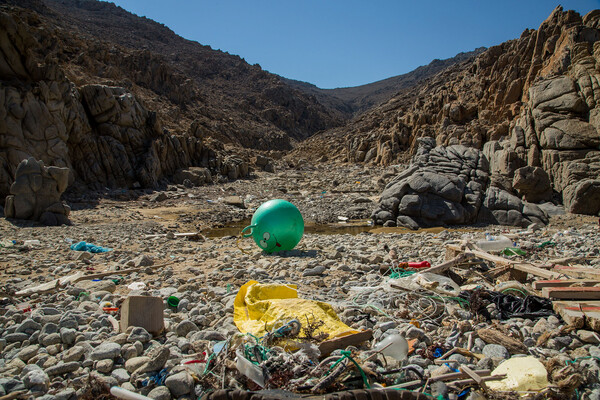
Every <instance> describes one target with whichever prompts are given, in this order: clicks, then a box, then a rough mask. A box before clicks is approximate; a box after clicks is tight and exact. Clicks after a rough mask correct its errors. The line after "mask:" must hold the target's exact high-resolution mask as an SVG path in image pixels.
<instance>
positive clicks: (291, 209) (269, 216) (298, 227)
mask: <svg viewBox="0 0 600 400" xmlns="http://www.w3.org/2000/svg"><path fill="white" fill-rule="evenodd" d="M249 229H250V233H246V234H244V232H246V231H247V230H249ZM303 234H304V220H303V219H302V214H300V211H299V210H298V209H297V208H296V206H295V205H293V204H292V203H290V202H289V201H285V200H281V199H276V200H269V201H267V202H266V203H263V204H262V205H261V206H260V207H258V209H257V210H256V211H255V212H254V215H253V216H252V221H251V222H250V225H249V226H247V227H245V228H244V229H243V230H242V236H243V237H250V236H252V238H253V239H254V241H255V242H256V244H257V245H258V247H260V248H261V249H263V250H264V251H266V252H267V253H272V252H274V251H282V250H291V249H293V248H294V247H296V245H297V244H298V242H300V239H302V235H303Z"/></svg>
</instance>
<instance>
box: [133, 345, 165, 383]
mask: <svg viewBox="0 0 600 400" xmlns="http://www.w3.org/2000/svg"><path fill="white" fill-rule="evenodd" d="M169 354H170V351H169V348H168V347H166V346H156V347H153V348H152V349H150V350H149V351H148V352H147V356H148V358H149V360H148V361H146V362H145V363H144V364H143V365H141V366H140V367H139V368H137V369H136V370H135V374H142V373H144V372H151V371H159V370H161V369H162V368H163V367H164V366H165V364H166V362H167V360H168V359H169ZM136 358H137V357H136ZM129 361H131V360H129ZM129 361H128V362H129ZM125 365H126V366H127V364H125ZM128 371H129V369H128ZM132 379H133V376H132Z"/></svg>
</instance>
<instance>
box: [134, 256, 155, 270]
mask: <svg viewBox="0 0 600 400" xmlns="http://www.w3.org/2000/svg"><path fill="white" fill-rule="evenodd" d="M133 265H134V266H135V267H149V266H151V265H154V261H152V259H151V258H150V257H148V256H147V255H145V254H142V255H141V256H138V257H136V258H134V259H133Z"/></svg>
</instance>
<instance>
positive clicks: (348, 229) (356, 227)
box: [202, 220, 483, 238]
mask: <svg viewBox="0 0 600 400" xmlns="http://www.w3.org/2000/svg"><path fill="white" fill-rule="evenodd" d="M248 225H250V220H244V221H238V222H234V223H231V224H228V225H225V226H223V227H220V228H212V229H207V230H206V231H203V232H202V233H203V234H204V235H205V236H207V237H210V238H216V237H224V236H238V235H239V234H240V232H241V231H242V229H244V228H245V227H246V226H248ZM481 229H483V228H476V227H464V228H459V229H449V228H444V227H441V226H438V227H434V228H422V229H419V230H416V231H413V230H412V229H408V228H383V227H374V226H373V225H372V222H371V221H370V220H357V221H352V220H351V221H345V222H340V223H337V224H315V223H312V222H306V223H305V226H304V233H316V234H320V235H343V234H350V235H358V234H359V233H362V232H370V233H374V234H377V233H413V234H417V233H440V232H442V231H445V230H447V231H453V232H474V231H478V230H481Z"/></svg>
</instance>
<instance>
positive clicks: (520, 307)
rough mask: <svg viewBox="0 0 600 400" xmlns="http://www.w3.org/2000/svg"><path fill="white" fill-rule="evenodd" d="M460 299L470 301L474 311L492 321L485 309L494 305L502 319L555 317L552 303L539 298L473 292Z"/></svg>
mask: <svg viewBox="0 0 600 400" xmlns="http://www.w3.org/2000/svg"><path fill="white" fill-rule="evenodd" d="M460 297H461V298H463V299H465V300H468V301H469V302H470V303H471V306H472V307H473V308H475V309H474V310H472V311H473V312H476V313H478V314H481V315H483V316H484V317H486V318H488V319H491V318H490V315H489V313H488V312H487V310H486V309H485V307H486V306H487V305H488V304H490V303H494V304H495V305H496V307H497V308H498V310H499V311H500V317H501V318H502V319H509V318H529V319H535V318H543V317H548V316H550V315H554V310H553V309H552V301H551V300H549V299H546V298H544V297H539V296H531V295H530V296H526V297H525V298H521V297H517V296H513V295H510V294H504V293H498V292H492V291H487V290H475V291H473V292H461V294H460Z"/></svg>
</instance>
